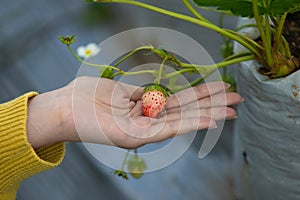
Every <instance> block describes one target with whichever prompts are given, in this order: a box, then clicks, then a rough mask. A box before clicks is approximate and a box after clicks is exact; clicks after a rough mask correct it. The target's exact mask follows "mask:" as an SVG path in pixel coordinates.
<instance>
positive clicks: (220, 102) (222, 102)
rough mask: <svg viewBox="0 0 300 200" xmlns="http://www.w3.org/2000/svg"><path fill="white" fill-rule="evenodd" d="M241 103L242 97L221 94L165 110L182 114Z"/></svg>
mask: <svg viewBox="0 0 300 200" xmlns="http://www.w3.org/2000/svg"><path fill="white" fill-rule="evenodd" d="M242 101H243V97H242V96H241V95H239V94H238V93H221V94H216V95H213V96H211V97H206V98H203V99H200V100H198V101H194V102H191V103H189V104H186V105H184V106H181V107H173V108H170V109H168V110H167V112H168V113H172V112H184V111H188V110H197V109H201V108H209V107H219V106H232V105H236V104H239V103H241V102H242Z"/></svg>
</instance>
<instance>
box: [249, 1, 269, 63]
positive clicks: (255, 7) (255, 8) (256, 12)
mask: <svg viewBox="0 0 300 200" xmlns="http://www.w3.org/2000/svg"><path fill="white" fill-rule="evenodd" d="M252 4H253V14H254V18H255V21H256V24H257V28H258V30H259V33H260V36H261V39H262V41H263V44H264V47H265V53H266V62H267V64H268V66H265V67H269V66H270V65H269V62H270V60H271V59H272V57H271V56H272V55H271V46H270V45H269V42H268V38H267V36H266V34H265V31H264V26H263V23H262V19H261V17H260V15H259V10H258V0H253V2H252ZM265 20H269V19H265Z"/></svg>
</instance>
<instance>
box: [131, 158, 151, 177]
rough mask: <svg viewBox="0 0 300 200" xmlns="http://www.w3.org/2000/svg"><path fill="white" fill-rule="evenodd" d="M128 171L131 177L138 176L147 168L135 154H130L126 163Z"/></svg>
mask: <svg viewBox="0 0 300 200" xmlns="http://www.w3.org/2000/svg"><path fill="white" fill-rule="evenodd" d="M127 167H128V171H129V173H130V175H131V176H132V177H133V178H136V179H138V178H140V177H141V176H142V175H143V174H144V171H145V169H146V168H147V166H146V164H145V161H144V160H143V159H142V158H140V157H138V155H137V154H135V155H133V156H131V158H130V159H129V160H128V163H127Z"/></svg>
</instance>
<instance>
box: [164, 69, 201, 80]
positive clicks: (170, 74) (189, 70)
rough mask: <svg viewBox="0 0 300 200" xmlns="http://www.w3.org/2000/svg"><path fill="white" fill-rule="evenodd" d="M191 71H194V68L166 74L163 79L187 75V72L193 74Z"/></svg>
mask: <svg viewBox="0 0 300 200" xmlns="http://www.w3.org/2000/svg"><path fill="white" fill-rule="evenodd" d="M193 71H195V68H194V67H187V68H185V69H181V70H178V71H174V72H171V73H169V74H166V75H165V76H164V78H172V77H174V76H177V75H181V74H184V73H187V72H193Z"/></svg>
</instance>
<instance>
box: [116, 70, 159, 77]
mask: <svg viewBox="0 0 300 200" xmlns="http://www.w3.org/2000/svg"><path fill="white" fill-rule="evenodd" d="M140 74H152V75H154V76H155V75H157V74H158V73H157V71H156V70H150V69H149V70H141V71H136V72H124V71H123V72H122V73H121V75H122V76H132V75H140Z"/></svg>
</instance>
